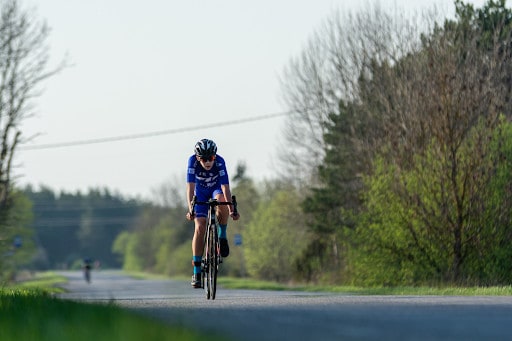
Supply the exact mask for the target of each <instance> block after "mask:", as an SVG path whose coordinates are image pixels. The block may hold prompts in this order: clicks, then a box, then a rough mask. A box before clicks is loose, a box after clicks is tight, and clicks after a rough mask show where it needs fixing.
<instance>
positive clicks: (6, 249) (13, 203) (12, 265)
mask: <svg viewBox="0 0 512 341" xmlns="http://www.w3.org/2000/svg"><path fill="white" fill-rule="evenodd" d="M9 201H10V205H9V209H8V210H7V211H6V212H5V215H4V217H3V218H4V219H3V221H2V222H1V223H0V225H1V226H2V228H0V230H1V231H2V233H0V282H2V281H9V280H12V279H14V277H15V273H16V270H17V268H19V267H20V266H26V265H27V264H29V263H30V261H31V260H32V257H33V255H34V253H35V251H36V246H35V243H34V241H33V238H32V236H33V230H32V229H31V228H30V223H31V220H32V213H31V208H32V206H31V202H30V200H28V198H27V197H26V196H25V195H23V193H21V192H19V191H14V192H12V193H11V197H10V200H9Z"/></svg>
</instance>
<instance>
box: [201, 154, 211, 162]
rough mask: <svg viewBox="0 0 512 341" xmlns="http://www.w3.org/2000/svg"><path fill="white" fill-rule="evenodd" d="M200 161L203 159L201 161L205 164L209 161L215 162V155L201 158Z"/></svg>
mask: <svg viewBox="0 0 512 341" xmlns="http://www.w3.org/2000/svg"><path fill="white" fill-rule="evenodd" d="M200 159H201V161H204V162H208V161H210V162H212V161H213V160H215V155H212V156H209V157H201V158H200Z"/></svg>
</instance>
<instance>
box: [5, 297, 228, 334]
mask: <svg viewBox="0 0 512 341" xmlns="http://www.w3.org/2000/svg"><path fill="white" fill-rule="evenodd" d="M0 316H2V318H1V319H0V340H40V341H68V340H73V341H82V340H84V341H85V340H87V341H90V340H94V341H102V340H109V341H113V340H114V341H115V340H123V341H124V340H126V341H131V340H134V341H135V340H137V341H139V340H145V341H150V340H183V341H189V340H190V341H195V340H204V339H205V338H206V336H205V335H200V334H199V333H196V332H194V331H191V330H189V329H185V328H181V327H172V326H168V325H165V324H163V323H159V322H157V321H155V320H152V319H149V318H146V317H143V316H141V315H138V314H136V313H133V312H130V311H127V310H124V309H122V308H119V307H116V306H113V305H108V304H107V305H105V304H91V303H78V302H73V301H66V300H61V299H57V298H54V297H53V296H52V295H51V294H50V293H48V292H47V291H44V290H38V289H1V290H0ZM207 338H208V340H222V338H220V337H218V336H217V337H215V336H213V337H212V335H208V336H207Z"/></svg>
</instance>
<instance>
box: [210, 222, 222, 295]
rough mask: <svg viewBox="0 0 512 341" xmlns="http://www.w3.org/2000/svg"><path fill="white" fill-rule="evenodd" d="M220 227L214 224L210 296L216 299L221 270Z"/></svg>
mask: <svg viewBox="0 0 512 341" xmlns="http://www.w3.org/2000/svg"><path fill="white" fill-rule="evenodd" d="M217 231H218V229H217V225H213V233H212V234H213V242H212V246H213V247H212V267H211V268H212V270H211V277H210V282H211V284H210V288H211V292H210V296H211V299H212V300H214V299H215V296H216V294H217V274H218V271H219V263H220V258H219V257H220V245H219V237H218V232H217Z"/></svg>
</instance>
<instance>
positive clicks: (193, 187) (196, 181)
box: [187, 139, 240, 288]
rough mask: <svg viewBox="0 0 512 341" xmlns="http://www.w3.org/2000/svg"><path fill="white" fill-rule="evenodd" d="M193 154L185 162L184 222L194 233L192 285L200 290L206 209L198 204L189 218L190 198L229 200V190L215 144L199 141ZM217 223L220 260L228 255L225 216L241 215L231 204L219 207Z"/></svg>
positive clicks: (226, 175) (223, 167) (225, 173)
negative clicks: (185, 216)
mask: <svg viewBox="0 0 512 341" xmlns="http://www.w3.org/2000/svg"><path fill="white" fill-rule="evenodd" d="M194 150H195V154H194V155H192V156H190V158H189V159H188V169H187V202H188V213H187V219H188V220H194V223H195V230H194V237H193V238H192V264H193V267H194V274H193V276H192V282H191V285H192V287H194V288H201V259H202V256H203V249H204V235H205V232H206V217H207V216H208V206H205V205H197V206H196V207H195V215H192V211H193V207H192V204H191V202H192V199H193V197H194V195H195V196H196V197H197V201H202V202H205V201H208V200H209V199H210V198H215V199H217V200H218V201H219V202H226V201H231V190H230V188H229V177H228V172H227V170H226V163H225V162H224V159H223V158H222V157H221V156H220V155H217V145H216V144H215V142H213V141H212V140H208V139H202V140H201V141H199V142H197V143H196V145H195V147H194ZM217 214H218V220H219V227H220V228H219V242H220V254H221V256H222V257H227V256H228V255H229V244H228V240H227V232H226V230H227V224H228V217H232V218H233V220H238V218H239V217H240V215H239V214H238V213H237V214H235V213H234V209H233V206H232V205H221V206H218V207H217Z"/></svg>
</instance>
